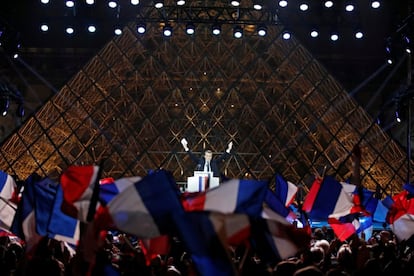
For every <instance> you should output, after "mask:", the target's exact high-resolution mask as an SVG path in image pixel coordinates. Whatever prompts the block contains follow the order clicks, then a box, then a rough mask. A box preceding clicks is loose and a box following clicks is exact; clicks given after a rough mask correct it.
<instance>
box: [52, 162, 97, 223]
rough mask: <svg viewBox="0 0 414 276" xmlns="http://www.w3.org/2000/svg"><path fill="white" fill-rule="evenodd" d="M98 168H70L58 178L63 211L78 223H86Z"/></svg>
mask: <svg viewBox="0 0 414 276" xmlns="http://www.w3.org/2000/svg"><path fill="white" fill-rule="evenodd" d="M98 173H99V166H92V165H91V166H70V167H68V168H67V169H66V171H64V172H63V173H62V174H61V176H60V183H61V185H62V189H63V204H62V209H63V211H64V212H65V213H66V214H68V215H70V216H72V217H74V218H78V219H79V220H80V221H83V222H87V216H88V212H89V205H90V203H91V199H92V194H93V190H94V186H95V185H96V181H97V180H98V177H99V174H98Z"/></svg>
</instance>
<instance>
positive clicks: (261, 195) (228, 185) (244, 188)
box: [182, 179, 269, 217]
mask: <svg viewBox="0 0 414 276" xmlns="http://www.w3.org/2000/svg"><path fill="white" fill-rule="evenodd" d="M268 189H269V188H268V182H267V181H260V180H250V179H249V180H245V179H231V180H228V181H226V182H223V183H222V184H221V185H220V186H218V187H214V188H211V189H209V190H207V191H203V192H199V193H189V194H184V195H183V196H182V204H183V207H184V209H185V210H186V211H188V212H191V211H215V212H221V213H224V214H228V213H243V214H247V215H249V216H257V217H259V216H260V215H261V211H262V209H263V203H264V201H265V197H266V193H267V191H268Z"/></svg>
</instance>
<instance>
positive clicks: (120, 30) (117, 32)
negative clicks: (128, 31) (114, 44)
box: [114, 27, 122, 35]
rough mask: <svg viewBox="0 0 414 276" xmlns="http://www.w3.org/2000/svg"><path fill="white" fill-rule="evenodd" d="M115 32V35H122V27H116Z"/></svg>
mask: <svg viewBox="0 0 414 276" xmlns="http://www.w3.org/2000/svg"><path fill="white" fill-rule="evenodd" d="M114 34H115V35H121V34H122V29H121V28H120V27H115V29H114Z"/></svg>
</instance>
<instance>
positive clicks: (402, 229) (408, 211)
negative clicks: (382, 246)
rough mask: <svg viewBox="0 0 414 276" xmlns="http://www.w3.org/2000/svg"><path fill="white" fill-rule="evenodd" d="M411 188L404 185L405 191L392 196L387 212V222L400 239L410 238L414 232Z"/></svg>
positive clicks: (413, 198)
mask: <svg viewBox="0 0 414 276" xmlns="http://www.w3.org/2000/svg"><path fill="white" fill-rule="evenodd" d="M409 185H411V184H409ZM409 188H410V186H408V189H407V186H404V190H403V191H401V192H400V193H398V194H396V195H394V196H393V197H392V200H393V203H392V205H391V208H390V209H389V211H388V214H387V222H388V223H389V224H390V227H391V230H392V231H393V233H394V234H395V236H396V237H397V239H398V240H399V241H404V240H408V239H410V238H411V237H412V236H413V234H414V197H413V194H412V193H411V192H410V189H409Z"/></svg>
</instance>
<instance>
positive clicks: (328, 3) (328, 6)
mask: <svg viewBox="0 0 414 276" xmlns="http://www.w3.org/2000/svg"><path fill="white" fill-rule="evenodd" d="M324 5H325V7H326V8H328V9H329V8H332V7H333V2H332V1H325V4H324Z"/></svg>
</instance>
